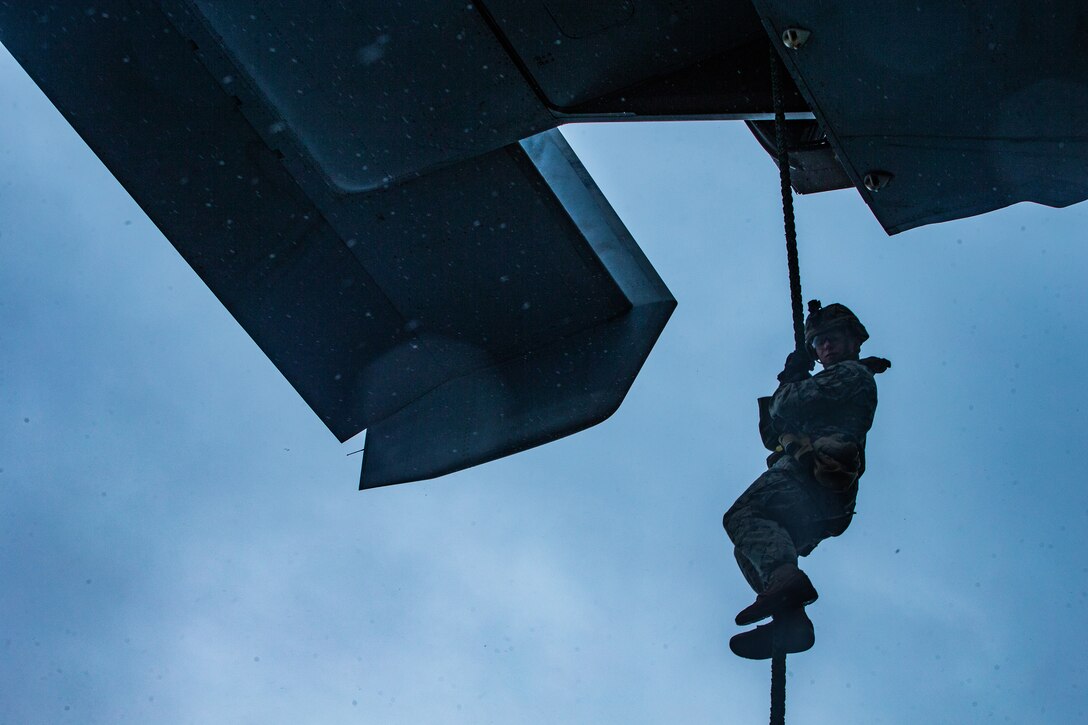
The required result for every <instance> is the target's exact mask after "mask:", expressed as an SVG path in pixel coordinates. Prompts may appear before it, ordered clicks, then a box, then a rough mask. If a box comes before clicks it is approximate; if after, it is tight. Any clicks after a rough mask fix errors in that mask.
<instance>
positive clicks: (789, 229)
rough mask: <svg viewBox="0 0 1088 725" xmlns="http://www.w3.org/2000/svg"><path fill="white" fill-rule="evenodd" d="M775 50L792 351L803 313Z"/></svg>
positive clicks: (800, 335)
mask: <svg viewBox="0 0 1088 725" xmlns="http://www.w3.org/2000/svg"><path fill="white" fill-rule="evenodd" d="M781 62H782V61H781V60H779V58H778V51H777V50H775V48H774V46H773V45H772V46H771V96H772V98H773V99H774V137H775V144H776V145H777V147H778V179H779V181H780V182H781V186H782V221H783V224H784V226H785V228H786V264H787V265H788V266H789V271H790V304H791V305H792V307H793V339H794V342H795V344H796V349H797V350H800V351H805V350H807V347H808V346H807V345H805V313H804V306H803V304H802V302H801V266H800V263H799V262H798V260H797V228H796V226H795V224H794V220H793V187H792V186H791V185H790V153H789V148H788V145H787V143H786V111H785V108H784V103H783V100H782V87H781V84H780V81H779V73H780V72H781V71H780V69H779V65H780V64H781Z"/></svg>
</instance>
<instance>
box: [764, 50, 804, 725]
mask: <svg viewBox="0 0 1088 725" xmlns="http://www.w3.org/2000/svg"><path fill="white" fill-rule="evenodd" d="M770 49H771V96H772V98H773V100H774V136H775V145H776V146H777V147H778V178H779V181H780V182H781V187H782V221H783V224H784V226H785V230H786V263H787V265H788V266H789V273H790V304H791V306H792V309H793V339H794V344H795V346H796V347H795V349H796V350H797V351H798V352H807V349H808V346H807V345H806V344H805V317H804V307H803V304H802V302H801V299H802V297H801V265H800V263H799V262H798V259H797V228H796V225H795V224H794V218H793V187H792V186H791V184H790V154H789V148H788V146H787V142H786V112H785V109H784V103H783V101H782V87H781V83H780V80H779V74H780V70H779V64H780V63H781V61H780V60H779V58H778V51H777V50H776V49H775V47H774V45H771V46H770ZM785 723H786V653H785V652H784V651H783V650H782V648H781V646H779V642H778V636H777V633H776V634H774V635H773V639H772V655H771V725H785Z"/></svg>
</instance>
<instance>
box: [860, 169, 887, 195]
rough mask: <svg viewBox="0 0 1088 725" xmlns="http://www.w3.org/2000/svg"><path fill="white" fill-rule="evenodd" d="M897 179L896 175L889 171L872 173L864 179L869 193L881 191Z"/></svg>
mask: <svg viewBox="0 0 1088 725" xmlns="http://www.w3.org/2000/svg"><path fill="white" fill-rule="evenodd" d="M894 178H895V175H894V174H891V173H889V172H887V171H870V172H869V173H867V174H866V175H865V178H864V179H863V181H864V183H865V188H866V189H868V190H869V191H880V190H881V189H883V188H884V187H885V186H887V185H888V184H889V183H891V180H892V179H894Z"/></svg>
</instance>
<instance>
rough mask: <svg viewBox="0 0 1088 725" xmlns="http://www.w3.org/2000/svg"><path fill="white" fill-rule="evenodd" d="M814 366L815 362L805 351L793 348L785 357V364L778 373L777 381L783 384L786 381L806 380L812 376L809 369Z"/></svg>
mask: <svg viewBox="0 0 1088 725" xmlns="http://www.w3.org/2000/svg"><path fill="white" fill-rule="evenodd" d="M814 367H816V362H815V361H814V360H813V359H812V358H811V357H809V355H808V353H807V352H806V351H804V350H794V351H793V352H791V353H790V354H789V355H788V356H787V357H786V364H785V365H784V366H783V367H782V372H780V373H779V374H778V382H779V383H780V384H782V385H785V384H786V383H797V382H800V381H802V380H807V379H808V378H810V377H812V376H811V375H809V371H811V370H812V369H813V368H814Z"/></svg>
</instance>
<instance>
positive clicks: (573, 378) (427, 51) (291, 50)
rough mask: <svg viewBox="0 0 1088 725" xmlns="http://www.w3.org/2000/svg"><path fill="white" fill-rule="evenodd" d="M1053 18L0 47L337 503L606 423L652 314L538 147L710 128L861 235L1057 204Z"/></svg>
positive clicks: (626, 23) (915, 8) (597, 224)
mask: <svg viewBox="0 0 1088 725" xmlns="http://www.w3.org/2000/svg"><path fill="white" fill-rule="evenodd" d="M1085 37H1088V8H1086V7H1085V6H1084V4H1083V3H1082V2H1079V1H1077V0H1058V1H1054V2H1046V1H1041V2H1034V3H1022V2H1020V3H1016V2H1010V1H1004V2H1002V1H1001V0H993V1H987V2H983V1H982V0H961V1H960V2H947V0H939V1H938V0H923V1H920V2H916V3H909V4H907V5H904V4H901V3H851V2H843V1H841V0H827V1H825V2H819V3H812V2H805V3H802V2H796V1H795V2H788V1H785V0H781V1H780V0H754V2H749V1H748V0H736V1H732V2H731V1H728V0H600V1H598V2H585V1H584V0H520V1H515V0H485V1H484V2H478V1H476V0H472V1H471V2H470V1H468V0H462V1H461V2H435V1H434V0H417V1H416V2H394V1H392V0H385V1H383V2H375V1H373V0H371V1H364V0H357V1H354V2H353V1H350V0H307V1H306V2H302V1H301V0H263V1H260V2H258V1H257V0H249V1H243V0H111V1H108V2H98V3H94V4H93V6H91V3H89V2H88V0H81V2H71V1H69V0H57V1H56V2H49V3H37V2H0V42H3V44H4V45H5V46H6V47H7V48H8V49H9V50H10V51H11V53H12V54H13V55H14V56H15V57H16V59H17V60H18V61H19V62H20V63H21V64H22V66H23V67H24V68H25V69H26V70H27V72H28V73H29V74H30V76H31V77H32V78H33V79H34V80H35V82H37V83H38V85H39V86H40V87H41V88H42V89H43V91H44V92H45V93H46V94H47V95H48V97H49V98H50V99H51V100H52V101H53V103H54V104H55V105H56V106H57V108H58V109H59V110H60V111H61V112H62V113H63V114H64V116H65V117H66V118H67V119H68V121H69V122H70V123H71V124H72V126H73V127H74V128H75V129H76V131H77V132H78V133H79V134H80V135H81V136H82V137H83V139H84V140H85V141H86V142H87V143H88V145H89V146H90V147H91V148H92V149H93V150H94V151H95V152H96V153H97V154H98V156H99V157H100V158H101V159H102V161H103V162H104V163H105V164H106V166H107V167H108V168H109V169H110V170H111V171H112V172H113V173H114V175H115V176H116V177H117V178H118V180H119V181H120V182H121V183H122V184H123V185H124V187H125V188H126V189H127V190H128V191H129V193H131V194H132V196H133V197H134V198H135V199H136V201H137V202H138V203H139V204H140V205H141V207H142V208H143V209H144V211H146V212H147V214H148V216H149V217H150V218H151V219H152V220H153V221H154V222H155V223H156V224H157V225H158V226H159V228H160V229H161V230H162V231H163V233H164V234H165V235H166V237H167V238H168V239H169V240H170V241H171V243H173V245H174V246H175V247H176V248H177V249H178V251H179V252H180V253H181V254H182V256H183V257H184V258H185V259H186V260H187V261H188V262H189V264H190V265H192V267H193V269H194V270H195V271H196V272H197V274H199V275H200V277H201V278H202V279H203V280H204V282H205V283H206V284H207V285H208V287H210V288H211V290H212V291H213V292H214V293H215V294H216V296H217V297H218V298H219V300H220V301H221V302H222V303H223V304H224V305H225V306H226V308H227V309H228V310H229V311H230V312H231V313H232V314H233V315H234V317H235V318H236V319H237V320H238V322H239V323H240V324H241V325H242V327H243V328H245V330H246V331H247V332H248V333H249V334H250V335H251V336H252V337H253V339H254V340H255V341H256V342H257V344H258V345H260V347H261V349H262V350H264V352H265V353H266V354H267V355H268V357H269V358H270V359H271V360H272V362H273V363H275V365H276V366H277V367H278V368H279V370H280V371H281V372H282V373H283V375H284V376H285V377H286V378H287V379H288V380H289V381H290V382H291V384H292V385H293V386H294V387H295V389H296V390H298V392H299V394H300V395H302V397H303V398H304V399H305V400H306V402H307V403H308V404H309V405H310V407H311V408H312V409H313V410H314V411H315V412H316V413H317V415H318V416H320V418H321V419H322V420H323V421H324V422H325V424H326V425H327V426H328V427H329V429H330V430H331V431H332V432H333V433H334V434H335V435H336V436H337V437H338V438H339V439H340V440H347V439H348V438H350V437H352V436H354V435H355V434H357V433H359V432H360V431H362V430H364V429H366V430H367V438H366V452H365V455H364V461H363V473H362V486H363V487H364V488H365V487H373V486H381V485H386V484H392V483H399V482H405V481H413V480H419V479H424V478H431V477H434V476H439V475H442V474H445V473H449V472H451V471H456V470H459V469H462V468H465V467H468V466H472V465H475V464H478V463H483V462H485V461H488V460H492V459H495V458H498V457H501V456H504V455H508V454H510V453H514V452H516V451H519V450H524V449H525V448H528V447H531V446H535V445H539V444H541V443H545V442H548V441H550V440H554V439H556V438H559V437H561V436H564V435H568V434H570V433H573V432H576V431H578V430H581V429H583V428H586V427H588V426H591V425H594V424H596V423H598V422H600V421H601V420H603V419H605V418H606V417H608V416H609V415H611V413H612V412H614V411H615V410H616V408H617V407H618V406H619V404H620V402H621V401H622V399H623V397H624V395H625V394H626V392H627V390H628V389H629V387H630V385H631V383H632V381H633V380H634V377H635V375H636V374H637V372H638V370H639V368H640V367H641V365H642V363H643V361H644V360H645V358H646V356H647V355H648V354H649V351H650V349H651V347H652V346H653V344H654V342H655V340H656V339H657V336H658V335H659V334H660V332H661V330H662V329H663V327H664V325H665V323H666V322H667V320H668V318H669V315H670V314H671V312H672V310H673V308H674V306H675V304H676V303H675V301H674V299H673V297H672V295H671V294H670V293H669V290H668V289H667V288H666V287H665V285H664V283H663V282H662V281H661V279H660V278H659V277H658V275H657V274H656V272H655V271H654V269H653V268H652V267H651V266H650V264H649V263H648V262H647V260H646V259H645V257H644V256H643V255H642V253H641V251H640V250H639V248H638V246H637V245H636V243H635V241H634V240H633V239H632V238H631V236H630V234H629V233H628V232H627V230H626V229H625V227H624V225H623V223H622V222H621V221H620V219H619V218H618V217H617V216H616V214H615V213H614V212H613V211H612V209H611V207H610V206H609V204H608V202H607V201H606V200H605V198H604V197H603V196H602V194H601V193H600V191H599V190H598V189H597V187H596V185H595V184H594V183H593V180H592V179H591V178H590V177H589V175H588V174H587V173H586V171H585V169H584V168H583V167H582V165H581V164H580V163H579V161H578V159H577V158H576V157H575V155H574V153H573V152H572V151H571V149H570V148H569V147H568V146H567V144H566V143H565V142H564V140H563V138H562V136H560V135H559V133H558V132H557V131H555V130H554V129H555V128H556V127H557V126H559V125H561V124H564V123H570V122H577V121H586V120H592V121H602V120H682V119H737V120H746V121H748V122H749V126H750V127H751V129H752V131H753V133H754V135H755V137H756V139H757V140H758V141H759V142H760V143H762V144H763V145H764V146H765V147H766V148H767V149H768V151H771V152H773V151H774V150H775V148H774V143H773V138H774V135H773V125H769V124H768V121H767V119H768V118H769V116H770V112H771V109H772V99H771V92H770V80H769V67H770V66H769V55H768V54H769V51H768V43H769V42H773V44H774V46H775V47H776V48H778V49H779V52H780V54H781V56H782V59H783V60H784V61H785V67H786V68H787V70H788V73H789V79H785V88H784V90H783V100H784V103H785V106H786V110H787V118H788V119H790V120H789V121H788V126H789V128H788V134H787V136H788V138H789V143H790V152H791V167H792V168H793V182H794V186H795V188H796V190H798V191H800V192H813V191H822V190H826V189H833V188H846V187H850V186H853V187H854V188H856V189H857V190H858V192H859V193H860V194H861V195H862V196H863V197H864V199H865V201H866V202H867V203H868V204H869V206H870V207H871V208H872V210H873V213H874V214H875V215H876V217H877V219H878V220H879V221H880V223H881V224H882V225H883V227H884V228H885V230H887V231H888V232H889V233H896V232H899V231H903V230H906V229H910V228H912V227H916V226H920V225H924V224H930V223H934V222H940V221H945V220H948V219H955V218H960V217H964V216H970V215H973V214H979V213H983V212H986V211H989V210H992V209H996V208H1000V207H1003V206H1006V205H1008V204H1012V203H1015V202H1018V201H1035V202H1039V203H1043V204H1048V205H1051V206H1065V205H1068V204H1072V203H1075V202H1078V201H1082V200H1084V199H1085V198H1088V173H1086V171H1085V168H1086V162H1088V134H1086V132H1085V128H1086V127H1088V126H1086V122H1088V53H1085V52H1084V51H1083V47H1082V43H1083V39H1084V38H1085Z"/></svg>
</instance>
